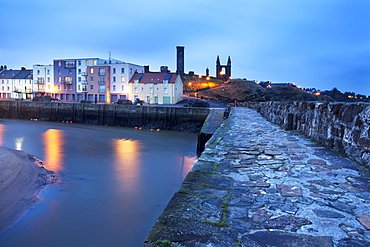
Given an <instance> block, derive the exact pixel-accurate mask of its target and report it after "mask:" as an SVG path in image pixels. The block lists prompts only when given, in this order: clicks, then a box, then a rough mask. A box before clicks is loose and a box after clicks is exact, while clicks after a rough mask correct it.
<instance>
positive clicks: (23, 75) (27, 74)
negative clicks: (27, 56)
mask: <svg viewBox="0 0 370 247" xmlns="http://www.w3.org/2000/svg"><path fill="white" fill-rule="evenodd" d="M32 72H33V71H32V70H31V69H24V70H20V72H19V73H18V74H17V75H16V76H14V78H13V79H32V78H33V77H32V74H33V73H32Z"/></svg>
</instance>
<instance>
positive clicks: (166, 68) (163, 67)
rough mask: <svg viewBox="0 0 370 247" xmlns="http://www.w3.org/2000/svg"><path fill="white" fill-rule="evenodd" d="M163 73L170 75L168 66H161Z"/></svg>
mask: <svg viewBox="0 0 370 247" xmlns="http://www.w3.org/2000/svg"><path fill="white" fill-rule="evenodd" d="M161 73H170V71H169V70H168V66H161Z"/></svg>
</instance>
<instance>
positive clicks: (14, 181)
mask: <svg viewBox="0 0 370 247" xmlns="http://www.w3.org/2000/svg"><path fill="white" fill-rule="evenodd" d="M53 180H54V173H53V172H52V171H49V170H46V169H45V168H43V167H42V162H41V161H40V160H38V159H36V158H35V157H33V156H32V155H29V154H27V153H25V152H23V151H18V150H13V149H9V148H5V147H0V231H2V230H4V229H5V228H6V227H8V226H10V225H11V224H13V223H14V222H15V221H16V220H17V219H18V218H19V216H21V215H22V214H23V213H24V212H25V211H26V210H27V209H29V208H31V207H32V206H33V205H34V204H35V203H37V202H38V200H39V199H40V198H39V197H38V195H37V194H38V192H39V191H40V190H41V189H42V188H43V187H44V186H45V185H47V184H48V183H50V182H51V181H53Z"/></svg>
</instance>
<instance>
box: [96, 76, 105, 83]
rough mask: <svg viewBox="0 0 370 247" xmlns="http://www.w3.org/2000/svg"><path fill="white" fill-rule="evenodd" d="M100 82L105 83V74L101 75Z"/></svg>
mask: <svg viewBox="0 0 370 247" xmlns="http://www.w3.org/2000/svg"><path fill="white" fill-rule="evenodd" d="M98 83H99V84H105V77H104V76H99V81H98Z"/></svg>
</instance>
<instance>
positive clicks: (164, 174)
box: [0, 120, 197, 247]
mask: <svg viewBox="0 0 370 247" xmlns="http://www.w3.org/2000/svg"><path fill="white" fill-rule="evenodd" d="M196 141H197V135H196V134H188V133H178V132H171V131H150V130H138V129H132V128H118V127H108V126H92V125H80V124H67V123H52V122H37V121H18V120H0V146H5V147H9V148H14V149H18V150H22V151H25V152H27V153H29V154H32V155H34V156H36V157H37V158H39V159H41V160H43V162H44V166H45V167H46V168H47V169H50V170H52V171H55V172H57V174H58V182H57V183H54V184H52V185H49V186H47V187H46V188H45V189H44V190H42V191H41V193H40V194H39V196H40V201H39V203H38V204H36V205H34V206H33V207H32V208H31V209H30V210H28V211H26V212H25V213H24V214H23V215H22V216H21V217H20V218H19V220H18V221H17V222H16V223H15V224H13V225H12V226H10V227H8V228H7V229H5V230H4V231H2V232H1V233H0V246H3V247H7V246H130V247H131V246H142V245H143V241H144V239H145V237H146V235H147V233H148V232H149V230H150V229H151V227H152V226H153V225H154V223H155V221H156V219H157V218H158V216H159V215H160V214H161V213H162V211H163V209H164V208H165V206H166V205H167V203H168V202H169V200H170V198H171V197H172V195H173V194H174V193H175V192H176V191H178V189H179V188H180V186H181V183H182V181H183V179H184V178H185V176H186V174H187V173H188V171H189V170H190V169H191V167H192V166H193V164H194V161H195V159H196V156H195V153H196Z"/></svg>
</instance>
